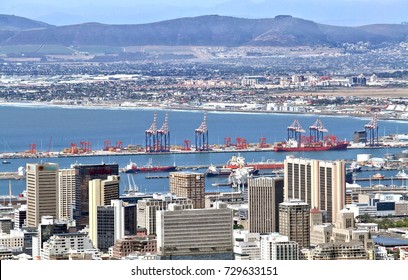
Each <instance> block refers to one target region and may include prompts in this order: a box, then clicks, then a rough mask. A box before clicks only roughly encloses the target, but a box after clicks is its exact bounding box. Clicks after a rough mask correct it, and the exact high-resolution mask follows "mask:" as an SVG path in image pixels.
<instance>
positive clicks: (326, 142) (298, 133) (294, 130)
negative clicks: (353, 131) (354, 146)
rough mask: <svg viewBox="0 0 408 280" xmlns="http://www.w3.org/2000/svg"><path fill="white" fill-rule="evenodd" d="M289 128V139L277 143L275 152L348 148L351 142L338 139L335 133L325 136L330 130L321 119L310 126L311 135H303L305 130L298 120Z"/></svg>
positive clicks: (274, 148)
mask: <svg viewBox="0 0 408 280" xmlns="http://www.w3.org/2000/svg"><path fill="white" fill-rule="evenodd" d="M287 130H288V140H287V141H284V142H278V143H275V145H274V147H273V150H274V151H275V152H315V151H332V150H346V149H347V147H348V146H349V144H350V143H349V142H348V141H346V140H344V141H338V140H337V137H336V136H334V135H328V136H323V133H324V132H327V131H328V130H327V129H326V128H325V127H324V126H323V123H322V122H321V121H320V120H319V119H317V120H316V122H315V123H314V124H313V125H311V126H310V127H309V136H304V135H302V133H304V132H305V130H304V129H303V128H302V126H301V125H300V123H299V122H298V121H297V120H295V121H294V122H293V123H292V124H291V125H290V126H288V128H287Z"/></svg>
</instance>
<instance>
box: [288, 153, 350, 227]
mask: <svg viewBox="0 0 408 280" xmlns="http://www.w3.org/2000/svg"><path fill="white" fill-rule="evenodd" d="M345 173H346V166H345V162H344V161H324V160H312V159H302V158H293V157H289V156H288V157H286V159H285V192H284V193H285V201H286V200H289V199H301V200H303V201H304V202H306V203H307V204H308V205H309V206H310V207H311V208H314V207H316V208H317V209H319V210H321V211H323V212H325V213H326V218H325V222H329V223H331V222H334V221H336V216H337V213H338V212H339V211H340V210H341V209H343V208H344V206H345V195H346V182H345V178H346V174H345Z"/></svg>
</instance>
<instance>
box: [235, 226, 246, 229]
mask: <svg viewBox="0 0 408 280" xmlns="http://www.w3.org/2000/svg"><path fill="white" fill-rule="evenodd" d="M234 229H244V226H243V225H234Z"/></svg>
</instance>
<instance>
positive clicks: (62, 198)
mask: <svg viewBox="0 0 408 280" xmlns="http://www.w3.org/2000/svg"><path fill="white" fill-rule="evenodd" d="M75 186H76V185H75V169H73V168H72V169H60V170H59V171H58V199H59V211H58V212H59V217H58V219H59V220H68V221H71V220H73V216H74V207H75V203H76V202H75V201H76V200H75Z"/></svg>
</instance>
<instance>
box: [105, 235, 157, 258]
mask: <svg viewBox="0 0 408 280" xmlns="http://www.w3.org/2000/svg"><path fill="white" fill-rule="evenodd" d="M156 252H157V240H156V238H155V237H154V236H152V235H150V236H125V237H124V238H122V239H119V240H117V241H116V243H115V245H114V246H113V248H112V258H114V259H122V258H124V257H127V256H128V255H130V254H138V255H143V254H147V253H149V254H156Z"/></svg>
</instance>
